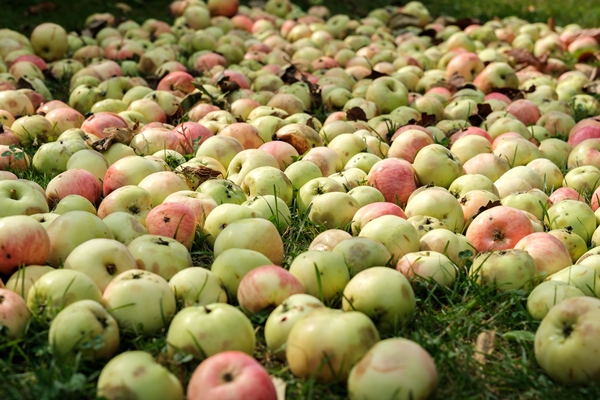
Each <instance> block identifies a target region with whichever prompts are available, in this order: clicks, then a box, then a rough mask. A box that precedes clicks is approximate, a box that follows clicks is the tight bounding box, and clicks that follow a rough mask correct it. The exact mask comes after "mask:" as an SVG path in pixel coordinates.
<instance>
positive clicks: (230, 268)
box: [210, 248, 272, 299]
mask: <svg viewBox="0 0 600 400" xmlns="http://www.w3.org/2000/svg"><path fill="white" fill-rule="evenodd" d="M263 265H272V262H271V260H269V259H268V258H267V257H266V256H265V255H263V254H262V253H259V252H258V251H255V250H248V249H238V248H232V249H227V250H225V251H223V252H222V253H221V254H219V255H218V256H216V257H215V260H214V262H213V263H212V265H211V268H210V270H211V272H212V273H214V274H215V275H216V276H217V277H218V278H219V280H220V281H221V282H222V284H223V287H224V288H225V290H226V291H227V296H228V298H229V299H235V298H236V296H237V291H238V287H239V284H240V281H241V280H242V279H243V277H244V276H245V275H246V274H247V273H248V272H249V271H251V270H253V269H254V268H258V267H260V266H263Z"/></svg>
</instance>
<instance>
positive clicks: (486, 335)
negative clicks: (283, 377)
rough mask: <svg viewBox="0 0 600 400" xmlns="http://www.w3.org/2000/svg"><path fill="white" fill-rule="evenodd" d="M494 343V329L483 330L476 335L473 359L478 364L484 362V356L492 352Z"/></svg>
mask: <svg viewBox="0 0 600 400" xmlns="http://www.w3.org/2000/svg"><path fill="white" fill-rule="evenodd" d="M495 345H496V331H483V332H481V333H480V334H479V335H478V336H477V340H476V341H475V352H476V353H475V356H474V358H475V361H477V362H478V363H479V364H480V365H484V364H485V362H486V356H489V355H490V354H492V353H493V352H494V348H495Z"/></svg>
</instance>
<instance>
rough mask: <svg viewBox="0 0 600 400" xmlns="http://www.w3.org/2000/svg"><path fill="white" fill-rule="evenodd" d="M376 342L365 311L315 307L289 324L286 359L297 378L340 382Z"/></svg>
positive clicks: (372, 325) (373, 328) (371, 324)
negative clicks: (291, 324) (344, 310)
mask: <svg viewBox="0 0 600 400" xmlns="http://www.w3.org/2000/svg"><path fill="white" fill-rule="evenodd" d="M378 341H379V333H378V332H377V328H376V327H375V325H374V324H373V322H372V321H371V320H370V319H369V317H367V316H366V315H365V314H363V313H361V312H358V311H348V312H343V311H341V310H333V309H331V308H318V309H316V310H314V311H312V312H310V313H309V314H307V315H306V316H304V317H302V318H301V319H300V320H298V321H297V322H296V323H295V324H294V326H293V327H292V329H291V331H290V334H289V336H288V340H287V347H286V359H287V362H288V365H289V366H290V369H291V371H292V373H293V374H294V375H296V376H297V377H299V378H305V379H307V378H309V377H314V378H315V379H316V380H317V382H321V383H328V382H335V381H341V382H344V381H345V380H346V379H347V378H348V374H349V372H350V369H351V368H352V367H353V366H354V364H355V363H356V362H358V361H359V360H360V359H361V358H362V357H363V355H364V354H365V353H366V352H367V351H368V350H369V349H370V348H371V347H372V346H373V345H374V344H375V343H377V342H378Z"/></svg>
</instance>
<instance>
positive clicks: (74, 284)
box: [26, 268, 102, 320]
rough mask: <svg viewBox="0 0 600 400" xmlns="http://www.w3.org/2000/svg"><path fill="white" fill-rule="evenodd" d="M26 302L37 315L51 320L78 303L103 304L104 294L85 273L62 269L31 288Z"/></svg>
mask: <svg viewBox="0 0 600 400" xmlns="http://www.w3.org/2000/svg"><path fill="white" fill-rule="evenodd" d="M26 300H27V307H29V309H30V310H32V312H33V313H34V314H35V315H38V316H40V317H43V318H45V319H48V320H51V319H53V318H54V317H55V316H56V314H57V313H58V312H59V311H61V310H62V309H64V308H65V307H66V306H68V305H69V304H72V303H74V302H76V301H79V300H92V301H95V302H97V303H102V292H101V291H100V289H99V288H98V285H96V283H95V282H94V281H93V280H92V278H90V277H89V276H87V275H86V274H84V273H83V272H80V271H76V270H73V269H62V268H61V269H56V270H54V271H50V272H48V273H46V274H44V275H42V276H41V277H39V278H38V280H37V281H36V282H35V283H34V284H33V286H32V287H31V288H30V290H29V293H28V294H27V299H26Z"/></svg>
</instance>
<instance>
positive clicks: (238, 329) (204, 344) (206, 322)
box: [166, 303, 256, 360]
mask: <svg viewBox="0 0 600 400" xmlns="http://www.w3.org/2000/svg"><path fill="white" fill-rule="evenodd" d="M166 339H167V354H168V355H169V357H175V356H176V355H177V354H191V355H193V356H194V357H195V358H197V359H200V360H203V359H206V358H208V357H210V356H213V355H215V354H217V353H221V352H224V351H232V350H237V351H241V352H243V353H245V354H248V355H252V354H254V350H255V346H256V335H255V333H254V328H253V326H252V322H250V319H248V317H246V315H244V313H243V312H241V311H240V310H239V309H238V308H237V307H234V306H232V305H230V304H226V303H212V304H208V305H205V306H190V307H185V308H184V309H183V310H181V311H179V312H178V313H177V314H176V315H175V317H174V318H173V321H171V324H170V325H169V330H168V331H167V338H166Z"/></svg>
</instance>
